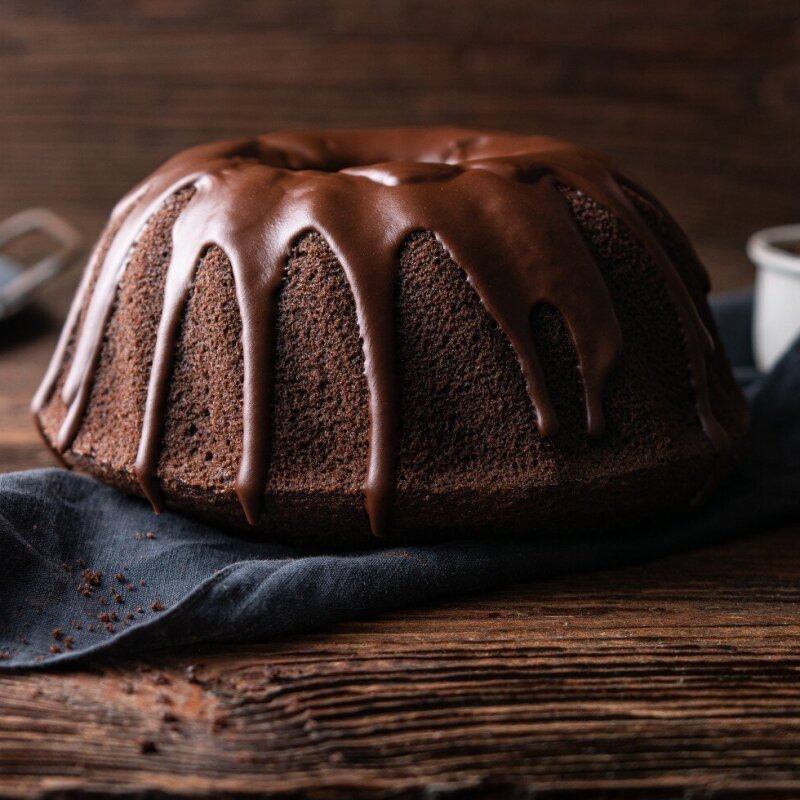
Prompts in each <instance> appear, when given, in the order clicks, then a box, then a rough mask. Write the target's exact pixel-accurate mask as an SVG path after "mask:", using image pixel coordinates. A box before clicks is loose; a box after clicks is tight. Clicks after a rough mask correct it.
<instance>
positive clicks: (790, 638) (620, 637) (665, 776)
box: [0, 281, 800, 798]
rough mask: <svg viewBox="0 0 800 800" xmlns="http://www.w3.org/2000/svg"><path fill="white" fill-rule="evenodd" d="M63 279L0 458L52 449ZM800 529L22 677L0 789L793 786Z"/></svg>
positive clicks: (716, 793)
mask: <svg viewBox="0 0 800 800" xmlns="http://www.w3.org/2000/svg"><path fill="white" fill-rule="evenodd" d="M68 282H69V281H68ZM65 295H66V293H65V292H64V291H63V289H62V288H60V287H53V289H52V290H51V291H50V293H49V296H48V298H46V303H45V306H44V310H43V311H40V312H39V313H37V314H33V315H30V316H27V317H24V318H21V319H20V320H18V321H15V322H14V324H13V325H10V326H3V327H0V341H2V350H0V469H2V470H6V469H22V468H26V467H35V466H44V465H49V464H50V463H51V462H50V457H49V455H48V454H47V453H46V451H45V450H44V448H43V447H42V446H41V445H40V443H39V441H38V438H37V435H36V433H35V431H34V429H33V426H32V425H31V424H30V421H29V418H28V413H27V403H28V398H29V397H30V395H31V393H32V391H33V389H34V387H35V384H36V382H37V381H38V379H39V377H40V375H41V372H42V370H43V368H44V364H45V360H46V358H47V357H48V355H49V352H50V349H51V347H52V345H53V339H54V336H55V332H56V326H55V324H54V321H53V320H52V319H51V316H49V314H55V313H57V311H54V310H57V309H60V308H61V307H62V306H63V303H64V298H65ZM798 533H800V530H797V529H795V530H794V531H791V530H787V531H782V532H777V533H775V532H773V533H767V534H765V535H763V536H759V537H754V538H752V539H750V540H748V541H743V542H739V543H736V544H732V545H729V546H725V547H718V548H714V549H708V550H703V551H700V552H697V553H695V554H692V555H689V556H684V557H680V558H671V559H668V560H665V561H662V562H659V563H657V564H653V565H650V566H642V567H637V568H629V569H624V570H618V571H613V572H605V573H601V574H596V575H588V576H581V577H573V578H565V579H560V580H554V581H543V582H541V583H537V584H535V585H532V586H519V587H514V588H510V589H507V590H504V591H495V592H491V593H488V594H485V595H482V596H480V597H474V598H463V599H456V600H452V601H449V602H443V603H438V604H436V605H433V606H428V607H425V608H422V609H417V610H410V611H406V612H403V613H395V614H391V615H388V616H385V617H383V618H381V619H376V620H370V621H363V622H353V623H349V624H346V625H339V626H337V627H336V628H334V629H333V630H330V631H327V632H324V633H319V634H316V635H313V636H302V637H294V638H288V639H284V640H281V641H277V642H271V643H266V644H263V645H260V646H248V647H238V648H231V647H228V648H220V647H215V648H213V649H199V650H196V651H184V652H182V653H175V654H160V655H151V656H148V657H147V658H146V659H144V660H142V661H138V662H131V661H126V662H118V663H110V664H105V665H102V666H101V665H95V666H93V667H91V668H88V669H83V670H80V671H76V672H56V673H54V672H49V673H37V674H28V675H22V674H21V675H17V676H3V677H2V678H0V796H4V797H5V796H10V797H23V796H30V795H36V796H41V797H45V796H46V797H65V796H71V795H76V796H83V795H84V794H85V793H87V792H95V793H100V794H105V793H110V794H115V795H125V796H129V795H135V796H136V797H142V796H164V795H166V796H176V797H177V796H184V795H190V796H194V795H208V796H214V797H219V796H223V795H230V796H236V797H241V796H249V795H254V794H270V795H278V796H287V797H325V798H328V797H337V798H338V797H342V798H344V797H356V796H358V797H361V796H366V797H376V796H381V797H384V796H385V797H393V798H395V797H426V798H430V797H440V796H441V797H444V796H446V797H450V796H456V797H462V796H464V797H474V796H485V795H490V796H495V797H506V796H507V797H515V798H516V797H528V796H532V795H533V794H534V793H536V797H554V798H555V797H558V798H564V797H576V798H577V797H581V798H584V797H631V796H641V795H642V794H646V795H647V796H648V797H695V796H697V797H707V796H711V797H747V798H751V797H755V796H771V797H779V796H786V797H789V796H798V795H800V638H799V637H800V549H799V548H798V547H797V546H796V536H797V534H798Z"/></svg>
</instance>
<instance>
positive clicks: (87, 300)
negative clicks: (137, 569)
mask: <svg viewBox="0 0 800 800" xmlns="http://www.w3.org/2000/svg"><path fill="white" fill-rule="evenodd" d="M708 289H709V284H708V278H707V276H706V273H705V271H704V269H703V267H702V266H701V265H700V263H699V262H698V260H697V257H696V256H695V254H694V252H693V250H692V248H691V246H690V244H689V243H688V241H687V239H686V237H685V236H684V235H683V234H682V232H681V231H680V230H679V229H678V227H677V226H676V224H675V223H674V222H673V221H672V219H671V218H670V217H669V215H668V214H667V213H666V212H665V211H664V209H663V208H662V207H661V206H660V205H659V204H658V202H657V201H656V200H655V199H654V198H653V197H651V196H650V195H649V194H647V193H646V192H644V191H643V190H642V189H640V188H639V187H638V186H636V185H635V184H634V183H633V182H631V181H630V180H629V179H627V178H625V177H623V176H622V175H621V174H620V173H619V172H618V171H616V170H615V169H614V168H613V167H612V166H611V165H610V164H609V162H608V161H607V160H606V159H605V158H603V157H602V156H600V155H598V154H597V153H595V152H592V151H590V150H586V149H583V148H580V147H577V146H575V145H572V144H569V143H565V142H562V141H559V140H556V139H551V138H545V137H538V136H537V137H527V136H517V135H511V134H504V133H491V134H489V133H481V132H475V131H469V130H453V129H431V130H413V129H408V130H390V131H388V130H378V131H327V132H308V133H281V134H272V135H268V136H262V137H259V138H256V139H248V140H244V141H232V142H223V143H218V144H211V145H207V146H201V147H196V148H193V149H191V150H188V151H186V152H184V153H182V154H180V155H178V156H176V157H175V158H173V159H172V160H170V161H168V162H167V163H166V164H165V165H164V166H163V167H161V168H160V169H159V170H157V171H156V172H155V173H154V174H153V175H152V176H151V177H150V178H148V179H147V180H146V181H145V182H144V183H143V184H141V185H140V186H139V187H138V188H136V189H134V190H133V192H132V193H131V194H129V195H128V196H127V197H125V198H124V199H123V200H122V201H121V202H120V204H119V205H118V206H117V208H116V209H115V211H114V213H113V215H112V217H111V221H110V223H109V225H108V228H107V230H106V231H105V233H104V234H103V236H102V237H101V239H100V242H99V243H98V245H97V248H96V250H95V252H94V254H93V256H92V258H91V260H90V262H89V265H88V266H87V268H86V272H85V276H84V279H83V282H82V285H81V288H80V290H79V292H78V295H77V297H76V299H75V302H74V304H73V307H72V310H71V312H70V315H69V318H68V320H67V322H66V326H65V328H64V331H63V334H62V336H61V340H60V342H59V344H58V347H57V350H56V353H55V355H54V357H53V360H52V363H51V365H50V368H49V371H48V373H47V375H46V376H45V379H44V381H43V383H42V386H41V388H40V390H39V392H38V394H37V396H36V398H35V400H34V405H33V409H34V414H35V417H36V420H37V423H38V425H39V428H40V430H41V432H42V435H43V436H44V439H45V441H46V442H47V443H48V444H49V445H50V447H51V448H52V449H53V450H54V451H55V452H56V453H58V454H60V456H61V457H62V459H63V461H64V462H65V463H66V464H67V465H69V466H72V467H76V468H78V469H80V470H83V471H85V472H88V473H90V474H92V475H94V476H96V477H98V478H99V479H101V480H103V481H106V482H108V483H111V484H113V485H115V486H118V487H120V488H121V489H124V490H126V491H129V492H133V493H137V494H141V495H144V496H145V497H147V498H148V499H149V500H150V502H151V503H152V504H153V506H154V508H155V509H156V510H158V509H160V508H161V507H162V506H165V505H166V506H170V507H173V508H177V509H182V510H184V511H186V512H189V513H191V514H194V515H199V516H202V517H205V518H208V519H213V520H216V521H221V522H223V523H225V524H227V525H229V526H230V525H236V526H239V527H242V528H243V529H250V530H255V532H256V533H257V534H258V535H260V536H264V537H270V538H275V539H281V540H284V541H294V542H302V543H311V544H315V545H322V546H325V547H340V546H351V545H354V544H359V543H369V542H371V541H377V540H376V539H375V537H381V538H383V540H384V541H385V540H390V541H410V540H424V539H428V540H430V539H437V538H444V537H453V536H465V535H538V534H540V533H543V532H547V531H558V532H559V533H565V532H569V531H573V530H586V529H588V528H591V529H603V528H606V527H609V526H614V527H619V526H626V525H631V524H633V523H635V522H638V521H641V520H642V519H644V518H646V517H653V516H655V517H658V516H661V515H665V514H673V513H676V512H679V511H681V510H683V509H686V508H688V507H690V505H691V504H692V503H696V502H699V501H702V499H703V498H704V497H705V496H707V495H708V493H709V492H710V491H712V490H713V488H714V486H715V485H717V484H718V483H719V481H720V480H721V479H722V477H723V476H724V475H725V473H726V471H727V469H728V466H729V465H730V463H731V461H732V457H733V456H734V454H735V451H736V447H737V444H738V442H739V441H740V440H741V439H742V437H743V434H744V432H745V428H746V407H745V403H744V401H743V398H742V396H741V394H740V392H739V390H738V388H737V386H736V384H735V382H734V380H733V377H732V374H731V370H730V367H729V365H728V363H727V361H726V358H725V356H724V354H723V352H722V346H721V344H720V341H719V339H718V336H717V334H716V330H715V327H714V323H713V320H712V318H711V315H710V313H709V309H708V306H707V304H706V299H705V295H706V293H707V292H708Z"/></svg>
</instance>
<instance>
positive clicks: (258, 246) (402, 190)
mask: <svg viewBox="0 0 800 800" xmlns="http://www.w3.org/2000/svg"><path fill="white" fill-rule="evenodd" d="M189 186H193V187H194V189H195V191H194V194H193V196H192V198H191V200H190V201H189V202H188V204H187V206H186V207H185V209H184V210H183V211H182V212H181V215H180V217H179V218H178V221H177V223H176V225H175V227H174V232H173V251H172V258H171V262H170V264H169V267H168V272H167V279H166V289H165V296H164V305H163V310H162V314H161V320H160V325H159V330H158V337H157V343H156V348H155V353H154V357H153V365H152V369H151V373H150V381H149V390H148V396H147V401H146V409H145V415H144V425H143V429H142V432H141V438H140V441H139V450H138V457H137V461H136V476H137V479H138V481H139V484H140V485H141V488H142V490H143V492H144V493H145V495H146V496H147V497H148V498H149V499H150V501H151V502H152V504H153V506H154V508H156V509H157V510H158V509H159V508H160V507H161V504H162V499H161V491H160V487H159V482H158V478H157V476H156V467H157V463H158V456H159V452H158V449H159V442H160V437H161V430H162V426H163V421H164V413H165V403H166V399H167V392H168V386H169V380H170V374H171V367H172V360H173V356H174V352H175V348H176V345H177V340H178V336H179V331H180V326H181V320H182V316H183V311H184V308H185V306H186V303H187V299H188V297H189V293H190V290H191V286H192V282H193V277H194V272H195V268H196V266H197V264H198V261H199V259H200V257H201V256H202V254H203V253H204V252H205V250H206V249H207V248H209V247H211V246H212V245H215V246H218V247H219V248H221V249H222V250H223V251H224V252H225V253H226V254H227V256H228V258H229V259H230V261H231V264H232V268H233V274H234V279H235V283H236V293H237V299H238V304H239V309H240V313H241V320H242V345H243V356H244V398H243V409H242V413H243V430H244V438H243V449H242V455H241V461H240V466H239V472H238V477H237V481H236V492H237V495H238V497H239V499H240V502H241V505H242V508H243V509H244V512H245V514H246V516H247V519H248V520H249V521H250V522H251V523H252V524H255V522H256V521H257V520H258V518H259V516H260V514H261V504H262V501H263V496H264V492H265V487H266V484H267V470H268V463H267V456H268V453H269V436H270V392H271V381H272V352H273V337H274V327H275V322H276V320H275V317H276V306H277V293H278V290H279V287H280V285H281V281H282V278H283V275H284V270H285V267H286V263H287V260H288V258H289V255H290V252H291V248H292V246H293V244H294V243H295V242H296V241H297V240H298V239H299V238H300V237H301V236H302V235H303V234H305V233H307V232H309V231H317V232H318V233H319V234H320V235H321V236H322V237H324V238H325V239H326V240H327V242H328V243H329V245H330V247H331V248H332V250H333V252H334V253H335V254H336V256H337V258H338V259H339V261H340V263H341V265H342V268H343V270H344V272H345V275H346V278H347V281H348V283H349V286H350V289H351V291H352V293H353V297H354V300H355V306H356V313H357V317H358V324H359V329H360V332H361V337H362V340H363V348H364V369H365V373H366V378H367V386H368V390H369V420H370V424H369V455H368V465H367V478H366V482H365V485H364V495H365V500H366V508H367V513H368V515H369V519H370V524H371V527H372V530H373V532H374V533H375V534H376V535H382V533H383V532H384V531H385V530H386V528H387V525H388V523H389V518H390V514H391V508H392V499H393V492H394V486H395V468H396V459H397V424H398V397H397V385H396V384H397V367H396V365H395V356H394V347H395V341H394V340H395V326H394V309H395V291H396V282H397V270H398V263H399V258H398V255H399V251H400V249H401V247H402V245H403V243H404V242H405V241H406V240H407V238H408V237H409V235H410V234H411V233H413V232H414V231H419V230H426V231H431V232H433V233H434V234H435V236H436V237H437V238H438V239H439V241H440V242H441V244H442V245H443V246H444V248H445V249H446V250H447V251H448V252H449V253H450V254H451V256H452V257H453V259H454V260H455V262H456V263H457V264H459V265H460V267H461V268H462V269H463V270H464V272H465V274H466V276H467V278H468V280H469V282H470V284H471V285H472V286H473V288H474V290H475V291H476V292H477V294H478V296H479V297H480V299H481V301H482V302H483V305H484V306H485V307H486V309H487V310H488V312H489V313H490V314H491V315H492V317H493V318H494V319H495V320H496V322H497V324H498V325H499V326H500V328H501V329H502V330H503V332H504V333H505V335H506V336H507V337H508V340H509V342H510V343H511V345H512V347H513V348H514V350H515V352H516V354H517V357H518V359H519V362H520V365H521V368H522V371H523V373H524V376H525V380H526V383H527V388H528V392H529V395H530V398H531V402H532V404H533V406H534V408H535V412H536V418H537V426H538V429H539V431H540V433H541V435H542V436H545V437H551V436H554V435H555V434H556V432H557V430H558V420H557V418H556V415H555V412H554V409H553V406H552V404H551V401H550V398H549V396H548V392H547V387H546V386H545V383H544V379H543V375H542V369H541V366H540V363H539V359H538V358H537V354H536V344H535V342H534V341H533V338H532V333H531V324H530V319H531V311H532V309H533V308H534V307H535V306H536V305H537V304H539V303H548V304H550V305H552V306H554V307H555V308H557V309H558V310H559V312H560V313H561V314H562V315H563V317H564V319H565V321H566V323H567V325H568V327H569V330H570V332H571V335H572V338H573V341H574V344H575V349H576V352H577V354H578V360H579V365H580V372H581V376H582V380H583V386H584V395H585V405H586V426H587V431H588V434H589V435H590V436H600V435H601V434H602V433H603V429H604V419H603V391H604V386H605V383H606V380H607V378H608V376H609V373H610V371H611V370H612V368H613V366H614V364H615V362H616V360H617V358H618V356H619V354H620V351H621V348H622V340H621V333H620V327H619V324H618V322H617V317H616V314H615V310H614V306H613V303H612V300H611V297H610V295H609V292H608V290H607V288H606V285H605V283H604V281H603V278H602V275H601V272H600V270H599V268H598V265H597V264H596V262H595V260H594V258H593V256H592V253H591V252H590V250H589V248H588V246H587V245H586V243H585V241H584V239H583V237H582V236H581V234H580V232H579V230H578V228H577V225H576V223H575V221H574V219H573V216H572V212H571V209H570V207H569V205H568V204H567V202H566V200H565V199H564V197H563V195H562V193H561V191H560V190H559V188H558V187H559V186H568V187H572V188H573V189H576V190H578V191H580V192H583V193H584V194H586V195H587V196H589V197H590V198H592V199H593V200H594V201H596V202H597V203H598V204H600V205H601V206H604V207H605V208H606V209H607V210H608V211H609V212H610V213H611V214H612V215H614V216H615V217H616V218H617V219H618V220H620V222H622V223H623V224H624V225H625V226H627V227H628V228H629V229H630V231H631V232H632V234H633V235H634V236H635V237H636V238H637V239H638V241H639V242H640V244H641V245H642V247H643V248H644V249H645V250H646V252H647V253H648V254H649V256H650V258H651V259H652V261H653V264H654V265H655V267H656V268H657V269H658V271H659V273H660V275H661V278H662V279H663V282H664V285H665V286H666V288H667V291H668V292H669V295H670V297H671V300H672V302H673V304H674V307H675V310H676V312H677V314H678V317H679V320H680V323H681V327H682V330H683V335H684V338H685V342H686V348H687V354H688V360H689V365H690V369H691V375H692V382H693V387H694V391H695V397H696V410H697V415H698V417H699V419H700V422H701V424H702V427H703V430H704V431H705V433H706V435H707V436H708V438H709V439H710V440H711V442H712V443H713V444H714V446H715V447H716V448H717V450H718V451H720V452H725V451H726V450H727V449H728V447H729V442H728V435H727V433H726V431H725V430H724V429H723V428H722V426H721V425H720V424H719V423H718V422H717V420H716V419H715V417H714V414H713V412H712V409H711V405H710V400H709V392H708V385H707V377H706V364H705V361H706V356H707V354H708V353H709V352H710V351H711V349H712V348H713V343H712V340H711V337H710V336H709V333H708V331H707V330H706V328H705V327H704V325H703V323H702V320H701V318H700V316H699V314H698V311H697V308H696V307H695V304H694V302H693V300H692V298H691V296H690V294H689V292H688V291H687V288H686V286H685V285H684V283H683V281H682V279H681V277H680V275H679V273H678V272H677V270H676V269H675V267H674V265H673V264H672V262H671V261H670V259H669V258H668V257H667V255H666V254H665V253H664V251H663V250H662V248H661V246H660V244H659V243H658V241H657V240H656V238H655V237H654V236H653V234H652V233H651V231H650V229H649V227H648V225H647V224H646V222H645V221H644V220H643V219H642V218H641V216H640V215H639V213H638V212H637V210H636V208H635V206H634V205H633V204H632V203H631V202H630V201H629V200H628V197H627V195H626V194H625V192H624V191H622V189H621V188H620V183H619V179H618V175H617V173H615V172H614V170H613V169H612V168H611V166H610V165H609V164H608V162H607V161H606V160H605V159H604V158H602V157H601V156H599V155H598V154H596V153H594V152H592V151H589V150H586V149H582V148H579V147H577V146H575V145H572V144H568V143H565V142H562V141H558V140H556V139H551V138H546V137H525V136H516V135H511V134H502V133H500V134H486V133H480V132H475V131H469V130H458V129H417V130H415V129H400V130H376V131H322V132H307V133H281V134H270V135H267V136H261V137H259V138H256V139H248V140H242V141H231V142H222V143H217V144H211V145H205V146H201V147H195V148H193V149H191V150H187V151H186V152H184V153H181V154H180V155H178V156H176V157H175V158H173V159H171V160H170V161H168V162H167V163H166V164H165V165H164V166H163V167H161V168H160V169H159V170H158V171H157V172H155V173H154V174H153V175H152V176H151V177H150V178H148V179H147V180H146V181H145V182H144V183H143V184H141V185H140V186H139V187H137V188H136V189H134V191H133V192H131V193H130V194H129V195H128V196H127V197H125V198H124V199H123V200H122V201H121V202H120V203H119V205H118V206H117V208H116V209H115V211H114V217H115V218H116V219H117V220H118V221H120V225H119V229H118V231H117V233H116V235H115V236H114V238H113V241H112V244H111V246H110V248H109V250H108V252H107V254H106V256H105V258H104V259H103V262H102V264H95V265H93V266H92V265H90V267H89V269H88V270H87V276H88V275H89V274H91V273H92V272H93V270H94V268H96V269H98V275H99V276H98V278H97V281H96V284H95V287H94V290H93V292H92V296H91V299H90V301H89V304H88V309H87V313H86V316H85V320H84V323H83V326H82V328H81V330H80V332H79V334H78V335H77V339H76V343H75V352H74V357H73V360H72V364H71V367H70V369H69V371H68V373H67V375H66V378H65V381H64V384H63V388H62V395H63V399H64V402H65V403H66V405H67V408H68V412H67V414H66V417H65V419H64V422H63V425H62V427H61V430H60V431H59V434H58V440H57V442H56V446H57V448H58V449H59V450H60V451H61V452H63V451H64V450H66V448H68V447H69V445H70V443H71V442H72V440H73V438H74V437H75V435H76V434H77V432H78V429H79V427H80V424H81V420H82V417H83V414H84V412H85V410H86V406H87V403H88V400H89V395H90V391H91V387H92V380H93V375H94V371H95V369H96V366H97V363H98V359H99V357H100V352H101V349H102V346H103V338H104V332H105V329H106V326H107V324H108V321H109V318H110V315H111V313H112V309H113V307H114V302H115V296H116V290H117V286H118V284H119V281H120V278H121V276H122V274H123V272H124V270H125V267H126V263H127V261H128V259H129V256H130V252H131V248H132V247H133V246H134V244H135V242H136V240H137V237H138V236H139V234H140V232H141V231H142V229H143V227H144V226H145V225H146V224H147V222H148V220H149V219H150V217H151V216H152V215H153V213H154V212H156V211H157V210H158V209H159V207H160V206H161V205H162V204H163V203H164V201H165V200H166V199H167V198H168V197H170V195H172V194H174V193H175V192H177V191H179V190H181V189H183V188H186V187H189ZM96 257H97V256H96ZM87 286H88V277H87V278H86V279H85V281H84V285H83V288H82V290H81V292H79V297H78V298H77V299H76V304H75V306H74V308H73V312H72V313H71V315H70V319H69V320H68V322H67V328H66V329H65V334H64V337H63V338H62V342H61V343H60V345H59V348H58V350H57V352H56V355H55V356H54V359H53V364H52V365H51V369H50V371H49V372H48V375H47V376H46V378H45V381H44V383H43V385H42V387H41V388H40V391H39V394H38V395H37V398H36V400H35V406H38V407H39V408H41V407H42V406H43V404H44V403H45V402H46V401H47V399H48V398H49V396H50V395H51V394H52V391H53V389H54V386H55V382H56V378H57V372H58V364H59V363H60V361H61V357H62V355H63V350H64V348H65V347H66V345H67V341H68V339H69V337H70V336H71V335H72V333H73V328H75V326H76V325H77V316H78V315H77V312H76V311H75V309H77V308H78V307H79V305H80V303H81V302H82V300H81V295H82V294H83V293H85V292H86V291H87V290H88V289H87Z"/></svg>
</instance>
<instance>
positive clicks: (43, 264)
mask: <svg viewBox="0 0 800 800" xmlns="http://www.w3.org/2000/svg"><path fill="white" fill-rule="evenodd" d="M31 233H41V234H44V235H45V236H47V237H49V238H50V239H52V240H53V241H54V242H55V243H56V247H55V249H54V250H53V251H52V252H51V253H50V254H49V255H46V256H45V257H44V258H42V259H40V260H39V261H37V262H36V263H35V264H31V265H25V264H22V263H20V262H19V261H17V260H16V259H14V258H12V257H10V256H8V255H6V254H4V253H3V252H2V249H3V248H4V247H6V246H7V245H8V244H9V242H12V241H13V240H14V239H19V238H20V237H21V236H25V235H27V234H31ZM80 250H81V236H80V234H79V233H78V232H77V231H76V230H75V228H73V227H72V226H71V225H70V224H69V223H68V222H66V221H65V220H63V219H62V218H61V217H59V216H58V215H57V214H54V213H53V212H52V211H48V210H47V209H46V208H29V209H28V210H27V211H20V212H19V213H18V214H14V215H13V216H11V217H8V218H7V219H4V220H3V221H2V222H0V319H5V318H6V317H10V316H11V315H12V314H15V313H16V312H17V311H19V310H20V309H21V308H23V307H24V306H26V305H27V304H28V303H29V302H31V300H33V298H34V296H35V295H36V293H37V292H38V291H39V290H40V289H41V288H42V287H43V286H44V285H45V284H46V283H48V282H49V281H51V280H53V278H55V277H56V276H57V275H59V274H61V273H62V272H63V271H64V270H65V269H66V268H67V267H68V266H69V265H70V264H72V262H73V261H74V260H75V259H76V258H77V256H78V254H79V253H80Z"/></svg>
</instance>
